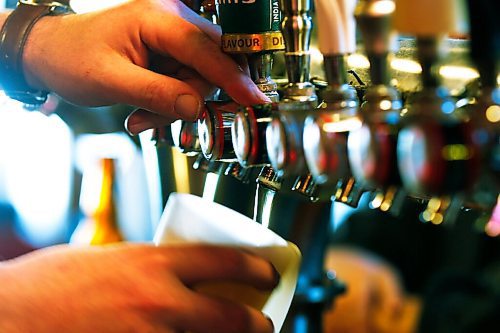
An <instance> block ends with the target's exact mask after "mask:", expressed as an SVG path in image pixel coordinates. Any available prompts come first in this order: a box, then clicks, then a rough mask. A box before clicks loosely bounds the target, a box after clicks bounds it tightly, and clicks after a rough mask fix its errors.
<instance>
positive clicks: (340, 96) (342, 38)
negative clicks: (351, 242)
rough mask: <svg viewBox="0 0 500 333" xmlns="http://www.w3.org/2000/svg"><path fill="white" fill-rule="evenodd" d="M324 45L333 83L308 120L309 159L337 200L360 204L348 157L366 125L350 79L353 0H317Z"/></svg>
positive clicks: (317, 176)
mask: <svg viewBox="0 0 500 333" xmlns="http://www.w3.org/2000/svg"><path fill="white" fill-rule="evenodd" d="M315 4H316V9H317V13H316V17H317V21H318V34H319V35H318V37H319V48H320V51H321V53H322V54H323V60H324V69H325V74H326V78H327V82H328V86H327V87H326V88H325V89H323V90H322V93H321V99H322V103H321V104H320V106H319V107H318V110H317V112H315V113H311V114H310V115H309V116H308V117H307V119H306V121H305V124H304V134H303V146H304V152H305V158H306V161H307V165H308V167H309V170H310V172H311V174H312V175H313V177H314V180H315V182H317V183H319V184H321V185H323V186H325V187H327V188H330V189H331V193H332V194H333V197H332V198H333V199H335V200H337V201H340V202H343V203H346V204H349V205H352V206H357V204H358V201H359V198H360V196H361V194H362V192H363V191H362V188H361V187H360V186H359V185H358V184H356V183H355V182H354V179H353V178H352V175H351V170H350V167H349V161H348V158H347V137H348V134H349V132H350V131H352V130H354V129H356V128H358V127H360V126H361V121H360V119H359V117H358V115H357V110H358V104H359V103H358V96H357V92H356V90H355V89H354V88H353V87H352V86H350V85H348V84H347V69H346V63H345V62H346V59H345V58H346V56H347V55H348V54H350V53H354V52H355V51H356V36H355V33H356V31H355V30H356V27H355V22H354V16H353V14H354V7H355V5H356V1H354V0H342V1H339V0H335V1H324V0H317V1H316V2H315Z"/></svg>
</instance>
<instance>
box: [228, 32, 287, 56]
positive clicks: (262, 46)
mask: <svg viewBox="0 0 500 333" xmlns="http://www.w3.org/2000/svg"><path fill="white" fill-rule="evenodd" d="M221 43H222V50H223V51H224V52H227V53H256V52H263V51H279V50H284V49H285V42H284V40H283V36H282V35H281V32H279V31H278V32H271V33H261V34H224V35H222V41H221Z"/></svg>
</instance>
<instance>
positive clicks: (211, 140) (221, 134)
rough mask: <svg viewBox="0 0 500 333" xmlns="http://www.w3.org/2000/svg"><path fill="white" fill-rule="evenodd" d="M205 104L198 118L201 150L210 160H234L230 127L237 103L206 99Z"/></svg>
mask: <svg viewBox="0 0 500 333" xmlns="http://www.w3.org/2000/svg"><path fill="white" fill-rule="evenodd" d="M206 106H207V108H206V110H205V112H204V113H203V114H202V115H201V116H200V119H199V120H198V137H199V140H200V147H201V152H202V153H203V155H204V156H205V158H206V159H208V160H210V161H224V162H234V161H236V156H235V154H234V148H233V142H232V138H231V127H232V124H233V122H234V117H235V115H236V111H237V109H238V107H239V106H238V104H236V103H235V102H233V101H228V102H219V101H208V102H206Z"/></svg>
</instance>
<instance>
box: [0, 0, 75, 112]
mask: <svg viewBox="0 0 500 333" xmlns="http://www.w3.org/2000/svg"><path fill="white" fill-rule="evenodd" d="M70 13H73V10H72V9H71V7H70V5H69V0H59V1H50V0H19V2H18V3H17V7H16V9H14V11H13V12H12V13H11V14H10V15H9V16H8V17H7V19H6V21H5V23H4V25H3V27H2V30H1V31H0V87H1V88H2V89H3V90H4V91H5V94H6V95H7V96H9V97H10V98H13V99H16V100H18V101H21V102H23V103H24V104H28V105H40V104H43V103H44V102H45V101H46V100H47V95H48V92H46V91H38V90H35V89H33V88H31V87H30V86H29V85H28V83H27V82H26V79H25V77H24V70H23V62H22V57H23V51H24V44H25V43H26V40H27V39H28V35H29V33H30V31H31V29H32V28H33V26H34V25H35V23H36V22H37V21H38V20H39V19H40V18H42V17H44V16H49V15H65V14H70Z"/></svg>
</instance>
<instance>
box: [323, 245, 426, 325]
mask: <svg viewBox="0 0 500 333" xmlns="http://www.w3.org/2000/svg"><path fill="white" fill-rule="evenodd" d="M326 267H327V269H329V270H333V271H335V273H336V276H337V277H338V279H339V280H341V281H342V282H345V283H346V284H347V291H346V293H345V294H343V295H340V296H338V297H337V298H336V299H335V301H334V303H333V306H332V308H331V309H328V311H327V312H326V314H325V317H324V319H325V330H324V332H328V333H403V332H404V333H408V332H413V331H414V330H415V328H416V320H417V317H418V316H417V314H418V310H419V302H418V300H417V299H416V298H411V297H407V296H406V295H405V293H404V291H403V288H402V285H401V281H400V279H399V276H398V274H397V272H396V271H395V269H394V268H393V267H391V265H389V264H388V263H387V262H385V261H383V260H382V259H381V258H379V257H377V256H375V255H374V254H372V253H368V252H367V251H362V250H359V249H354V248H331V249H329V251H328V252H327V255H326Z"/></svg>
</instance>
